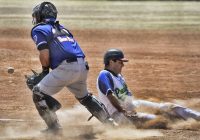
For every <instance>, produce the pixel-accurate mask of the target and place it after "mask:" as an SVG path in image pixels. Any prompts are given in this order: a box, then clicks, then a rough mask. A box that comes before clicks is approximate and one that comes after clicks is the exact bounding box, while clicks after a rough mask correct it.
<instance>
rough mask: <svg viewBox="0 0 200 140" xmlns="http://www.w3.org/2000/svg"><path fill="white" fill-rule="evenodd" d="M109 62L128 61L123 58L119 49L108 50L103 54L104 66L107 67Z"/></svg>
mask: <svg viewBox="0 0 200 140" xmlns="http://www.w3.org/2000/svg"><path fill="white" fill-rule="evenodd" d="M110 60H121V61H123V62H128V59H126V58H124V54H123V52H122V51H121V50H119V49H109V50H107V51H106V53H105V54H104V64H105V65H109V61H110Z"/></svg>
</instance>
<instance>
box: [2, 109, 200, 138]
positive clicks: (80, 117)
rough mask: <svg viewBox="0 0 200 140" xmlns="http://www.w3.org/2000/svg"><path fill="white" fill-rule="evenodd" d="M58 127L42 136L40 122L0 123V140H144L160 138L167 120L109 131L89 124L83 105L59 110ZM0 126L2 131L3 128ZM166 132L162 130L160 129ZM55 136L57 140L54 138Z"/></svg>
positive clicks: (193, 126)
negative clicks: (52, 132) (158, 127)
mask: <svg viewBox="0 0 200 140" xmlns="http://www.w3.org/2000/svg"><path fill="white" fill-rule="evenodd" d="M57 115H58V118H59V120H60V124H61V125H62V127H63V130H62V133H59V134H56V135H54V134H53V135H52V134H48V135H47V134H45V135H44V134H42V133H41V132H40V130H42V129H44V128H45V127H46V125H45V123H44V122H43V121H42V119H40V120H30V121H28V120H20V121H15V120H14V119H13V120H12V121H11V120H9V119H7V120H6V121H5V120H4V121H0V124H1V125H0V126H1V127H0V139H8V140H10V139H26V140H32V139H44V140H55V139H58V140H64V139H76V140H94V139H95V140H100V139H112V140H118V139H123V140H126V139H143V138H148V137H163V135H164V134H163V133H162V132H161V131H160V129H154V128H156V127H150V126H156V124H158V125H159V124H161V125H162V123H161V122H165V121H166V119H164V118H162V117H160V118H159V119H158V120H156V121H153V122H149V123H148V124H145V125H144V126H143V128H142V127H141V128H140V129H136V128H135V127H130V126H129V127H120V128H112V127H110V126H105V125H102V124H101V123H100V122H99V121H98V120H97V119H96V118H92V119H91V120H90V121H87V119H88V118H89V117H90V116H91V114H90V113H89V112H88V111H87V109H86V108H85V107H84V106H82V105H75V106H74V107H72V108H70V109H61V110H59V111H57ZM169 123H170V124H169V128H172V129H186V130H198V129H200V123H199V122H197V121H195V120H188V121H176V122H173V123H172V122H170V121H169ZM2 126H3V127H2ZM163 129H165V128H163ZM55 136H56V138H55Z"/></svg>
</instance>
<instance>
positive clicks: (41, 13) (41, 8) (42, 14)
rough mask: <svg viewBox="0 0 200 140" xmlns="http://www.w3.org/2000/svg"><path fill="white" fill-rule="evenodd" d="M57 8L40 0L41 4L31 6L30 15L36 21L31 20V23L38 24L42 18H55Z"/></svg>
mask: <svg viewBox="0 0 200 140" xmlns="http://www.w3.org/2000/svg"><path fill="white" fill-rule="evenodd" d="M57 13H58V11H57V9H56V7H55V6H54V5H53V4H52V3H50V2H42V3H41V4H39V5H37V6H36V7H35V8H33V13H32V17H34V18H35V20H36V21H33V24H38V23H40V22H42V21H44V19H50V18H53V19H56V18H57Z"/></svg>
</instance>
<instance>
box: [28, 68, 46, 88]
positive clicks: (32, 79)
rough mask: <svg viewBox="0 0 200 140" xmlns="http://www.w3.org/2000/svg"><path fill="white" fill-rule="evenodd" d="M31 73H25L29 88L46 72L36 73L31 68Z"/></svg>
mask: <svg viewBox="0 0 200 140" xmlns="http://www.w3.org/2000/svg"><path fill="white" fill-rule="evenodd" d="M31 71H32V72H33V75H25V78H26V84H27V86H28V88H29V89H30V90H32V89H33V87H34V86H35V85H37V84H38V83H39V82H40V81H41V80H42V79H43V78H44V77H45V76H46V75H47V74H45V73H37V72H36V71H34V70H31Z"/></svg>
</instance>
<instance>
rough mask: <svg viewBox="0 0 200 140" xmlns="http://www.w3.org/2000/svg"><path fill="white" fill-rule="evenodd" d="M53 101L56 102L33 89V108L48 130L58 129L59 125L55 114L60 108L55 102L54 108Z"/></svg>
mask: <svg viewBox="0 0 200 140" xmlns="http://www.w3.org/2000/svg"><path fill="white" fill-rule="evenodd" d="M52 101H53V102H52ZM55 101H57V100H55V99H54V98H52V97H51V96H48V95H46V94H44V93H42V92H40V91H39V90H38V89H35V88H34V90H33V102H34V103H35V107H36V109H37V110H38V113H39V115H40V116H41V117H42V119H43V120H44V121H45V123H46V124H47V126H48V128H49V129H52V130H55V129H59V128H60V124H59V122H58V118H57V115H56V113H55V112H56V111H57V110H58V109H59V108H60V107H61V105H60V103H59V102H58V101H57V102H56V103H57V106H56V104H55ZM51 102H52V103H51Z"/></svg>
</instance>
